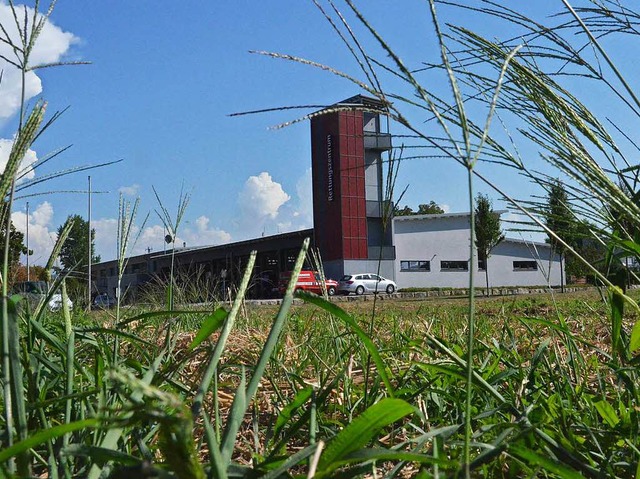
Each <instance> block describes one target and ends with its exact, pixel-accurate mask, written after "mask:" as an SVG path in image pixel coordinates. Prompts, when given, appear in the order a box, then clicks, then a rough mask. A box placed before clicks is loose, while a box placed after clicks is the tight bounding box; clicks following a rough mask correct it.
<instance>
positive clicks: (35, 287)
mask: <svg viewBox="0 0 640 479" xmlns="http://www.w3.org/2000/svg"><path fill="white" fill-rule="evenodd" d="M11 292H12V294H19V295H21V296H23V297H24V298H25V300H26V301H28V302H29V305H30V306H31V307H32V308H35V307H36V306H38V304H40V302H41V301H43V300H45V299H46V297H47V294H48V292H49V285H48V284H47V282H46V281H21V282H19V283H16V284H14V285H13V288H12V289H11ZM67 306H68V307H69V309H73V301H71V300H70V299H69V298H68V297H67ZM47 307H48V308H49V311H60V310H61V309H62V295H61V294H60V293H54V294H52V295H51V297H50V298H49V301H48V303H47Z"/></svg>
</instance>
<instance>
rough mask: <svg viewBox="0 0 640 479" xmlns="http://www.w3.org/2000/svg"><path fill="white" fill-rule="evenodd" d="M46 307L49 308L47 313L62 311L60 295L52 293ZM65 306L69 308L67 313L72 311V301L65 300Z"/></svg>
mask: <svg viewBox="0 0 640 479" xmlns="http://www.w3.org/2000/svg"><path fill="white" fill-rule="evenodd" d="M47 306H48V307H49V311H52V312H55V311H60V310H61V309H62V295H61V294H60V293H54V294H53V295H52V296H51V299H50V300H49V304H48V305H47ZM67 306H68V307H69V311H71V310H72V309H73V301H71V300H70V299H69V298H67Z"/></svg>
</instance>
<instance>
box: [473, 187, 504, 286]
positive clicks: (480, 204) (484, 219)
mask: <svg viewBox="0 0 640 479" xmlns="http://www.w3.org/2000/svg"><path fill="white" fill-rule="evenodd" d="M475 230H476V239H475V243H476V248H477V249H478V262H479V263H481V264H484V274H485V279H486V282H487V293H488V292H489V264H488V260H489V256H490V255H491V250H493V248H495V247H496V246H498V244H499V243H500V242H501V241H502V240H503V239H504V234H503V233H502V229H501V228H500V215H499V214H498V213H496V212H495V211H493V205H492V203H491V200H490V199H489V197H488V196H486V195H483V194H482V193H479V194H478V196H477V197H476V208H475Z"/></svg>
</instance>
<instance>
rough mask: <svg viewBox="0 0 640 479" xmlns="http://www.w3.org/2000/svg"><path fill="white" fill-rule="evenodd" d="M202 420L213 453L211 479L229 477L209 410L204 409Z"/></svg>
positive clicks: (210, 451)
mask: <svg viewBox="0 0 640 479" xmlns="http://www.w3.org/2000/svg"><path fill="white" fill-rule="evenodd" d="M202 422H203V424H204V436H205V440H206V441H207V446H209V454H211V465H210V469H209V475H208V478H209V479H227V469H226V467H225V465H224V463H223V462H222V456H221V455H220V446H219V444H218V439H217V436H216V431H215V430H214V428H213V425H212V424H211V420H210V419H209V415H208V414H207V411H205V410H202Z"/></svg>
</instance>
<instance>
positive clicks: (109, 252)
mask: <svg viewBox="0 0 640 479" xmlns="http://www.w3.org/2000/svg"><path fill="white" fill-rule="evenodd" d="M209 223H210V220H209V218H207V217H206V216H200V217H198V218H197V219H196V220H195V222H194V223H193V224H194V225H195V227H190V225H189V222H185V223H184V224H183V226H182V227H181V228H180V230H179V231H178V236H177V237H176V247H182V245H183V244H184V243H186V244H187V247H192V246H213V245H219V244H224V243H228V242H230V241H231V235H230V234H229V233H227V232H226V231H224V230H222V229H220V228H216V227H211V226H210V225H209ZM91 226H92V227H93V228H95V230H96V252H97V253H98V254H99V255H100V256H101V260H102V261H108V260H112V259H115V258H117V254H118V253H117V232H118V220H116V219H115V218H103V219H100V220H97V221H94V222H92V223H91ZM166 235H167V231H166V230H165V228H164V226H163V225H161V224H155V225H148V226H145V227H144V229H143V230H142V231H141V232H140V228H139V227H134V229H133V231H132V233H131V239H130V244H129V248H128V251H127V255H128V256H135V255H139V254H144V253H146V252H147V250H148V249H150V251H155V252H160V251H164V250H165V249H166V250H168V249H169V248H170V245H168V244H167V243H165V240H164V238H165V236H166Z"/></svg>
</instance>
